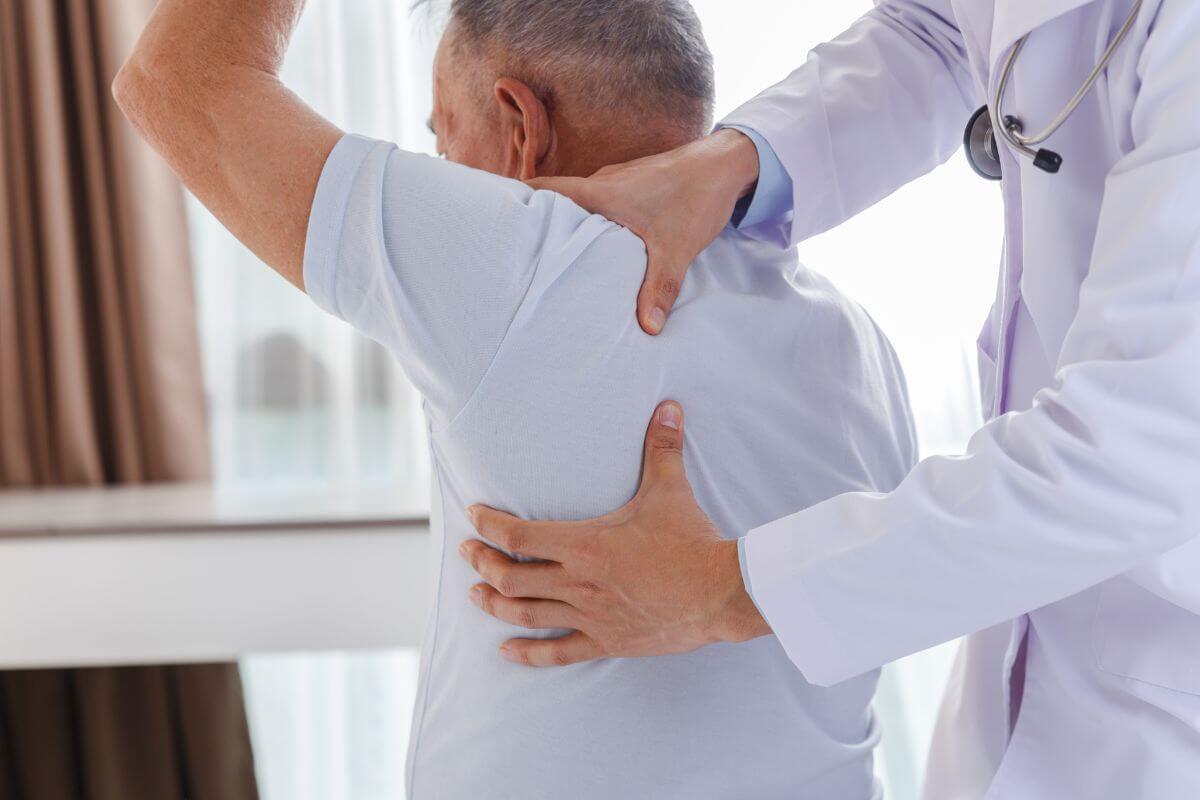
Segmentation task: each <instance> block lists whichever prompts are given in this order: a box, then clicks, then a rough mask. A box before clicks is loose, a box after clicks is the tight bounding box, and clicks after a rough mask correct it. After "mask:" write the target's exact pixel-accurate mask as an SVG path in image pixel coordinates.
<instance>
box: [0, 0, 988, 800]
mask: <svg viewBox="0 0 1200 800" xmlns="http://www.w3.org/2000/svg"><path fill="white" fill-rule="evenodd" d="M14 3H15V4H17V6H16V7H14V6H13V5H12V4H14ZM43 3H44V4H45V5H46V6H47V7H50V6H54V7H56V8H57V9H58V10H57V11H55V12H47V13H54V14H58V16H56V17H55V18H54V19H55V20H56V21H55V22H54V23H53V24H52V26H51V27H52V30H53V31H55V32H56V33H55V35H56V36H60V37H67V39H68V40H71V37H72V36H73V35H75V33H78V31H75V29H74V27H73V25H74V23H72V22H70V20H71V19H73V18H74V17H73V16H72V15H75V17H77V16H78V14H79V13H82V12H80V11H79V9H78V8H75V7H76V6H79V7H83V6H86V5H87V4H86V3H67V2H57V0H55V1H54V2H52V0H0V4H2V5H4V6H5V7H6V8H5V10H4V11H3V13H2V14H0V24H3V25H4V26H5V27H4V28H2V29H0V36H3V37H4V38H3V39H0V64H7V72H6V74H4V75H3V77H4V78H5V83H3V84H0V88H3V89H4V90H5V91H6V92H8V93H9V95H10V98H9V99H8V100H6V103H5V106H4V113H5V115H6V117H8V119H9V122H6V123H5V125H3V126H0V128H3V129H6V130H8V131H10V135H11V132H12V131H13V130H16V129H17V128H19V126H13V125H11V124H10V123H11V121H12V119H13V117H11V116H9V115H11V114H26V113H29V109H28V108H25V107H23V106H22V105H21V103H14V102H11V95H13V94H14V93H15V91H16V90H15V89H14V88H13V87H14V86H15V83H14V82H15V81H18V80H21V79H22V77H23V76H24V78H28V77H29V76H28V75H26V74H25V73H24V72H22V70H23V69H24V70H27V69H28V67H27V66H26V67H21V65H20V64H19V63H18V62H17V61H13V60H12V59H11V53H12V50H11V49H10V60H9V61H8V62H5V58H6V57H5V56H4V55H3V53H4V47H5V44H6V43H8V44H10V45H11V44H13V42H14V41H15V40H14V39H13V37H14V36H17V35H18V34H17V31H19V30H21V28H22V26H26V27H28V26H29V25H31V21H30V18H31V17H35V16H37V14H38V13H41V12H39V10H38V6H40V5H41V4H43ZM22 4H23V10H22V8H21V6H22ZM152 5H153V4H152V3H151V2H148V0H105V2H104V3H101V4H100V6H102V7H104V9H105V10H104V11H103V14H101V12H91V13H92V15H93V16H102V15H109V14H111V15H112V16H114V17H115V18H116V19H117V21H116V22H113V21H111V20H110V21H109V22H107V23H105V22H102V21H100V20H97V19H92V20H91V21H90V22H89V23H88V24H89V25H91V26H92V27H91V28H90V30H91V35H92V36H93V37H94V38H96V39H97V40H98V44H97V46H98V47H99V46H100V45H103V46H105V47H107V48H108V49H109V50H113V49H119V48H118V44H116V43H123V44H125V45H131V43H132V40H131V39H130V38H129V37H130V32H131V31H136V27H137V24H138V20H139V19H144V17H145V14H146V12H147V10H148V8H149V7H150V6H152ZM694 5H695V6H696V9H697V11H698V12H699V14H700V16H701V18H702V20H703V21H704V24H705V30H706V33H707V35H708V38H709V41H710V44H711V46H712V49H713V51H714V53H715V56H716V65H717V77H718V118H719V117H720V115H722V114H724V113H727V112H728V111H731V110H732V109H733V108H734V107H736V106H737V105H739V104H740V103H741V102H743V101H744V100H746V99H748V98H749V97H751V96H753V95H754V94H756V93H757V92H758V91H760V90H761V89H763V88H765V87H766V86H768V85H769V84H772V83H774V82H776V81H777V80H779V79H781V78H783V77H784V76H785V75H786V74H787V73H788V72H789V71H791V70H792V69H794V68H795V67H797V66H798V65H799V64H800V63H801V62H802V61H803V59H804V57H805V53H806V52H807V50H808V49H809V48H811V47H812V46H814V45H816V44H818V43H820V42H821V41H824V40H825V39H827V38H830V37H833V36H835V35H837V34H838V33H839V32H841V31H842V30H844V29H845V28H846V27H847V26H848V25H849V24H850V23H851V22H852V21H853V20H854V19H855V18H857V17H858V16H859V15H861V14H862V13H864V12H865V11H866V10H867V9H868V8H869V7H870V5H871V3H870V0H836V2H834V0H741V1H740V2H738V3H730V2H728V0H694ZM109 7H112V8H109ZM126 7H127V8H126ZM43 10H44V9H43ZM114 30H116V31H117V32H116V33H114V32H113V31H114ZM118 33H119V35H118ZM437 33H438V31H437V30H436V27H435V26H434V25H433V24H432V23H431V22H430V21H429V20H428V19H427V18H426V14H425V13H419V14H417V15H416V16H415V17H414V16H410V14H409V13H408V3H407V2H406V0H309V3H308V9H307V11H306V13H305V16H304V18H303V20H302V22H301V25H300V29H299V31H298V33H297V36H296V38H295V41H294V44H293V46H292V49H291V51H290V53H289V56H288V60H287V64H286V69H285V78H286V80H287V82H288V84H289V85H290V86H291V87H292V88H293V89H295V90H296V91H297V92H298V93H299V94H300V95H301V96H302V97H303V98H305V99H306V100H307V101H308V102H309V103H311V104H312V105H313V106H314V107H315V108H317V109H318V110H319V111H321V112H322V113H323V114H325V115H327V116H328V117H330V118H331V119H332V120H333V121H334V122H335V123H336V124H338V125H339V126H341V127H342V128H343V129H345V130H349V131H352V132H355V133H361V134H365V135H369V136H373V137H378V138H382V139H390V140H392V141H395V142H397V143H399V144H400V146H401V147H404V148H406V149H410V150H416V151H425V152H432V149H433V141H432V137H431V136H430V134H429V133H428V131H427V130H426V127H425V122H426V119H427V117H428V115H429V111H430V68H431V58H432V53H433V51H434V48H435V46H436V39H437ZM72 41H73V40H72ZM60 44H61V42H60ZM100 49H104V48H103V47H101V48H100ZM71 52H76V51H75V50H71ZM26 53H27V55H29V60H30V62H31V63H35V64H36V63H37V61H38V58H37V57H36V55H35V54H31V51H28V50H26ZM105 63H106V64H108V65H109V66H111V65H112V64H113V63H116V56H115V55H112V54H110V56H109V57H108V61H107V62H105ZM14 64H15V65H16V66H14ZM41 68H42V69H45V65H44V64H43V65H41ZM99 71H100V73H103V71H104V67H103V65H102V67H101V69H100V70H99ZM95 80H96V85H97V86H99V85H101V84H102V83H103V81H104V78H103V75H102V74H101V75H97V76H96V77H95ZM96 102H100V101H96ZM131 146H132V145H131ZM14 147H15V146H14V145H13V143H12V142H11V141H10V142H8V143H7V146H6V149H5V150H4V151H3V152H4V153H5V158H6V159H8V160H9V161H10V164H9V168H8V170H7V176H8V179H9V180H10V181H11V180H12V174H13V171H14V169H15V167H14V166H13V165H12V163H11V161H12V158H13V156H14V153H16V152H18V151H17V150H15V149H14ZM793 177H794V178H795V180H796V181H797V182H799V183H800V184H801V185H802V184H803V180H804V176H793ZM10 213H15V212H12V211H11V209H10ZM1001 221H1002V214H1001V209H1000V196H999V193H998V192H997V191H996V190H995V188H994V186H991V185H988V184H985V183H983V182H982V181H979V180H978V179H977V178H976V177H975V176H974V174H973V173H972V172H971V171H970V170H969V168H968V167H967V165H966V163H965V161H964V160H963V159H962V157H961V156H957V157H956V158H955V159H954V160H953V161H952V163H951V164H949V165H948V166H946V167H945V168H944V169H941V170H939V171H937V172H936V173H935V174H933V175H931V176H929V177H927V178H925V179H922V180H920V181H918V182H916V183H915V184H913V185H911V186H909V187H908V188H906V189H904V190H903V191H901V192H900V193H898V194H897V195H895V196H893V197H892V198H890V199H888V200H886V201H885V202H883V203H881V204H879V205H878V206H876V207H875V208H872V209H871V210H869V211H867V212H866V213H864V214H862V215H861V216H860V217H858V218H856V219H855V220H853V221H851V222H850V223H848V224H846V225H844V226H842V227H841V228H840V229H838V230H836V231H834V232H831V233H829V234H826V235H824V236H821V237H819V238H817V239H815V240H812V241H809V242H806V243H805V244H804V245H803V246H802V247H801V258H802V260H804V261H805V262H806V263H807V264H808V265H809V266H810V267H812V268H814V269H816V270H818V271H820V272H822V273H824V274H825V275H827V276H829V277H830V278H831V279H832V280H833V281H834V282H835V283H836V284H838V286H839V287H840V288H841V289H843V290H844V291H845V292H847V293H848V294H850V295H851V296H853V297H855V298H856V299H857V300H858V301H859V302H861V303H862V304H863V306H865V307H866V309H867V310H868V311H869V312H870V313H871V315H872V316H873V317H874V318H875V319H876V321H877V322H878V323H879V324H880V325H881V326H882V327H883V329H884V330H885V331H886V332H887V334H888V335H889V336H890V337H891V339H892V341H893V343H894V345H895V347H896V349H897V351H898V352H899V354H900V357H901V360H902V361H903V363H904V367H905V369H906V372H907V375H908V380H909V388H910V392H911V396H912V400H913V405H914V408H915V412H916V417H917V426H918V433H919V436H920V441H921V445H922V449H923V452H924V454H925V455H929V454H933V453H947V452H957V451H960V450H962V449H963V447H964V445H965V442H966V439H967V437H968V436H969V434H970V433H971V432H972V431H973V430H974V429H975V428H976V427H977V426H978V424H979V423H980V406H979V399H978V392H977V388H976V381H975V345H974V341H975V336H976V333H977V331H978V328H979V326H980V324H981V323H982V321H983V319H984V316H985V314H986V311H987V307H988V304H989V302H990V300H991V297H992V295H993V290H994V285H995V280H996V272H995V268H996V259H995V254H996V253H997V252H998V245H999V243H1000V240H1001V227H1000V226H1001ZM153 223H154V219H153V217H150V216H145V217H144V218H143V219H142V220H141V223H140V224H144V225H153ZM186 223H187V224H186V238H185V239H181V242H183V245H182V247H183V248H184V250H183V253H184V257H186V255H187V254H190V257H191V264H192V270H191V273H190V274H191V278H189V280H194V287H193V289H194V292H193V293H194V299H195V306H194V307H195V316H196V326H197V328H198V331H199V340H198V341H199V355H198V363H199V364H200V365H202V367H201V374H202V378H203V383H202V387H200V388H199V391H201V392H202V398H203V402H204V407H205V408H206V410H207V428H206V429H205V428H203V426H199V427H197V430H206V431H207V433H206V434H205V437H206V439H207V441H206V442H205V443H204V444H203V445H202V446H203V447H204V449H205V450H206V452H205V453H204V454H203V456H200V455H197V456H196V459H199V460H202V461H203V462H204V463H205V466H204V468H203V469H201V470H199V471H200V472H205V473H206V475H208V476H211V479H212V480H213V481H215V482H216V483H217V484H219V485H229V486H237V487H261V488H264V489H281V488H282V489H289V490H297V489H298V490H303V489H305V488H306V487H322V488H323V489H328V488H330V487H333V488H335V489H336V488H337V487H362V486H364V485H365V486H374V487H386V488H389V489H390V488H395V489H396V490H397V491H400V492H404V493H406V494H416V495H418V496H424V494H425V492H426V487H427V483H428V479H429V474H428V464H427V457H426V447H425V442H424V424H423V422H422V419H421V414H420V407H419V401H418V399H417V398H416V396H415V394H414V392H413V391H412V389H411V387H410V386H409V385H408V383H407V382H406V380H405V379H404V376H403V375H402V374H401V373H400V372H399V371H398V370H397V369H396V368H395V366H394V365H393V364H392V363H391V361H390V359H389V357H388V356H387V354H386V353H385V352H384V351H383V350H382V349H381V348H380V347H378V346H377V345H375V344H373V343H371V342H369V341H366V340H364V339H362V338H360V337H358V336H357V335H355V334H354V333H353V332H352V331H351V330H349V329H348V328H347V327H346V326H344V325H343V324H341V323H339V322H337V321H335V320H333V319H332V318H329V317H327V316H325V315H323V314H322V313H320V312H319V311H317V310H316V309H315V308H314V307H313V306H312V305H311V304H310V303H309V302H308V301H307V299H306V298H305V297H304V296H302V295H301V294H299V293H298V292H296V291H295V290H293V289H292V288H291V287H290V286H288V285H287V284H285V283H284V282H283V281H282V280H281V279H279V278H278V277H276V276H275V274H274V273H273V272H272V271H271V270H269V269H266V268H264V267H263V266H261V265H260V264H258V263H257V262H256V260H255V259H254V257H253V256H252V255H250V254H249V253H248V252H247V251H246V250H245V249H244V248H242V247H241V245H239V244H238V243H237V242H236V241H235V240H234V239H233V238H232V237H231V236H230V235H229V234H227V233H226V232H225V231H224V230H223V229H222V228H221V227H220V226H219V225H218V224H217V223H216V222H215V221H214V220H213V219H212V218H211V217H210V216H209V215H208V213H207V212H206V211H205V210H204V209H203V208H202V207H201V206H200V205H199V204H198V203H197V202H195V201H194V200H193V199H191V198H187V199H186ZM127 224H133V225H137V224H139V223H137V222H136V221H135V222H133V223H127ZM2 236H3V234H2V233H0V242H2V241H4V240H3V238H2ZM167 250H168V251H169V247H168V248H167ZM160 255H161V253H160ZM0 258H7V255H5V254H4V253H3V252H0ZM143 288H145V287H143ZM949 298H954V300H953V302H948V300H949ZM2 304H3V297H2V296H0V308H2V307H3V305H2ZM0 324H2V322H0ZM2 331H3V328H2V327H0V337H2V336H3V335H6V334H3V333H2ZM185 349H186V348H185ZM0 394H2V393H0ZM5 449H6V450H7V447H6V448H5ZM183 472H185V473H186V472H187V470H186V469H184V470H183ZM14 474H17V473H14V472H13V470H12V469H11V468H10V470H9V473H8V474H7V477H5V473H0V477H3V480H4V481H5V482H7V483H8V484H10V485H14V484H15V485H21V484H22V481H21V480H19V479H14V478H13V477H12V475H14ZM151 477H153V476H151ZM166 477H167V478H170V479H180V478H182V479H192V478H194V477H196V475H192V474H184V475H182V476H180V475H168V476H166ZM201 477H205V476H203V475H202V476H201ZM105 480H108V479H107V478H106V479H105ZM25 483H29V481H25ZM897 568H898V569H902V568H903V565H899V564H898V565H897ZM952 657H953V646H946V647H942V648H939V649H937V650H934V651H930V652H928V653H924V654H920V655H918V656H914V657H912V658H910V659H907V660H905V661H904V662H901V663H899V664H896V665H893V666H892V667H890V668H889V669H888V671H887V673H886V675H885V678H884V682H883V685H882V689H881V693H880V698H879V710H880V714H881V716H882V718H883V721H884V740H883V750H882V755H881V758H880V771H881V774H882V776H883V778H884V780H885V782H886V784H887V786H888V789H889V792H890V795H889V796H890V797H894V798H896V800H912V799H913V798H915V796H916V787H917V786H918V784H919V781H920V778H921V773H922V771H923V767H924V765H923V756H924V752H925V749H926V747H927V745H928V741H929V736H930V733H931V731H932V725H933V719H934V715H935V714H936V710H937V702H938V699H939V697H940V692H941V689H942V686H943V685H944V682H945V680H946V675H947V671H948V669H949V664H950V660H951V659H952ZM416 673H417V654H416V652H415V651H408V650H398V651H392V652H372V653H345V654H339V653H332V654H331V653H322V654H313V655H305V654H296V655H270V656H259V657H251V658H247V659H244V660H243V661H242V662H241V664H240V675H241V679H242V682H243V687H244V688H243V692H244V702H245V708H246V714H247V720H248V730H249V735H250V739H251V741H252V744H253V752H254V771H255V772H256V775H257V783H258V790H259V792H260V794H261V796H262V797H263V798H265V799H266V800H384V799H385V798H386V799H387V800H395V799H396V798H401V797H403V795H404V788H403V774H404V757H405V753H406V749H407V738H408V726H409V718H410V715H411V711H412V702H413V697H414V693H415V688H416ZM0 727H2V726H0ZM0 739H2V735H0ZM2 767H3V759H0V768H2ZM4 796H5V795H4V794H3V792H2V791H0V797H4Z"/></svg>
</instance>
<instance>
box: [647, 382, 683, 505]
mask: <svg viewBox="0 0 1200 800" xmlns="http://www.w3.org/2000/svg"><path fill="white" fill-rule="evenodd" d="M675 479H683V480H686V479H687V476H686V474H685V473H684V468H683V407H682V406H680V405H679V404H678V403H676V402H673V401H668V402H666V403H663V404H662V405H660V406H659V407H658V410H657V411H655V412H654V418H653V419H651V420H650V428H649V430H647V431H646V454H645V464H644V465H643V469H642V486H643V487H646V486H648V485H651V484H655V483H659V482H661V481H669V480H675Z"/></svg>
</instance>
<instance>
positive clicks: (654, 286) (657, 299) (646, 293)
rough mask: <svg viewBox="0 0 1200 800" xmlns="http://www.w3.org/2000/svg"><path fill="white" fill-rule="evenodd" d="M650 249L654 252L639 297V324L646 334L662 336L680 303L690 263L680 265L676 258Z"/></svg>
mask: <svg viewBox="0 0 1200 800" xmlns="http://www.w3.org/2000/svg"><path fill="white" fill-rule="evenodd" d="M647 247H648V248H650V254H649V258H648V263H647V266H646V280H645V282H644V283H643V284H642V290H641V291H640V292H639V293H638V302H637V305H638V322H639V323H641V326H642V330H644V331H645V332H646V333H648V334H650V335H651V336H657V335H658V334H660V333H662V329H663V327H664V326H665V325H666V324H667V317H669V316H670V315H671V309H672V308H673V307H674V306H675V301H676V300H677V299H679V289H680V286H681V285H682V283H683V276H684V275H685V274H686V273H687V267H688V263H687V262H686V261H683V263H680V262H681V259H680V258H678V257H676V256H675V254H671V253H663V252H660V251H659V249H658V248H654V247H652V246H651V245H647Z"/></svg>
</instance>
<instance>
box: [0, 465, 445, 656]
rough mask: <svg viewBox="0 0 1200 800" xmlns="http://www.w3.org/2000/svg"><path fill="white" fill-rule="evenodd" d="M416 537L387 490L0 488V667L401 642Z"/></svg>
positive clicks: (424, 553) (413, 614) (408, 617)
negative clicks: (34, 489) (17, 490)
mask: <svg viewBox="0 0 1200 800" xmlns="http://www.w3.org/2000/svg"><path fill="white" fill-rule="evenodd" d="M428 530H429V528H428V521H427V518H426V514H425V513H424V509H423V507H422V502H421V500H419V499H417V498H413V497H405V496H404V495H403V494H401V493H396V492H390V491H362V490H346V491H337V490H334V491H319V492H317V491H310V492H278V491H275V492H248V491H244V490H227V489H212V488H209V487H202V486H169V487H153V488H136V489H84V490H45V491H29V492H24V491H22V492H14V491H7V492H0V608H5V609H7V612H6V613H4V614H0V668H29V667H51V666H95V665H108V664H147V663H194V662H204V661H225V660H232V659H236V658H238V657H241V656H243V655H247V654H251V653H264V652H296V651H306V652H307V651H321V650H356V649H378V648H394V647H404V646H415V645H417V644H419V643H420V640H421V636H422V632H423V627H424V623H425V616H426V613H425V612H426V608H427V605H428V597H429V586H430V569H429V563H430V545H429V537H428Z"/></svg>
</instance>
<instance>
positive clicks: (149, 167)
mask: <svg viewBox="0 0 1200 800" xmlns="http://www.w3.org/2000/svg"><path fill="white" fill-rule="evenodd" d="M153 6H154V2H153V0H0V486H4V487H7V488H20V487H47V486H101V485H113V484H135V483H147V482H158V481H203V480H207V479H208V477H209V463H208V435H207V428H206V420H205V401H204V391H203V385H202V374H201V366H200V354H199V346H198V341H197V335H196V318H195V309H194V301H193V295H192V291H193V290H192V279H191V269H190V264H189V259H188V241H187V230H186V222H185V213H184V206H183V196H182V192H181V190H180V187H179V185H178V183H177V182H176V181H175V179H174V177H173V176H172V175H171V174H170V173H169V172H168V171H167V169H166V168H165V166H164V165H163V164H162V163H161V162H160V161H159V160H158V159H157V157H156V156H154V155H153V154H152V153H150V152H149V151H148V149H147V148H145V147H144V146H142V145H141V143H140V142H139V141H138V139H137V137H136V135H135V134H134V132H133V131H132V130H130V129H129V128H128V126H127V125H126V124H125V123H124V121H123V120H122V118H121V117H120V114H119V112H118V111H117V109H116V108H115V106H114V105H113V103H112V101H111V99H110V94H109V84H110V82H111V80H112V78H113V76H114V75H115V74H116V71H117V69H118V68H119V66H120V63H121V61H122V59H123V58H124V56H125V55H126V54H127V53H128V52H129V50H130V49H131V48H132V46H133V43H134V41H135V39H136V36H137V33H138V31H139V30H140V28H141V26H142V24H143V23H144V22H145V19H146V17H147V15H148V14H149V12H150V10H151V9H152V8H153ZM256 797H257V790H256V787H255V782H254V767H253V758H252V755H251V751H250V739H249V732H248V729H247V724H246V718H245V713H244V710H243V703H242V687H241V681H240V677H239V674H238V671H237V667H236V666H235V665H201V666H183V667H138V668H105V669H86V670H36V671H21V672H7V673H0V800H10V799H11V800H80V799H81V798H82V799H86V800H141V799H142V798H145V799H146V800H185V798H186V800H209V799H210V798H211V799H212V800H241V798H247V799H248V800H249V799H250V798H256Z"/></svg>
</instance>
